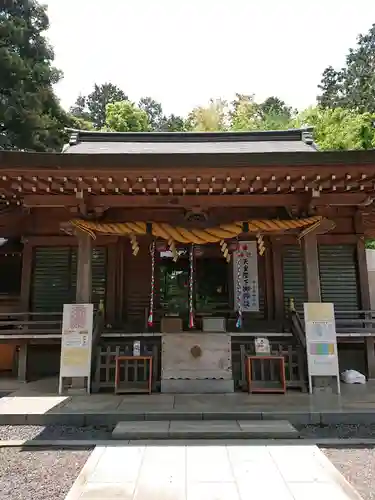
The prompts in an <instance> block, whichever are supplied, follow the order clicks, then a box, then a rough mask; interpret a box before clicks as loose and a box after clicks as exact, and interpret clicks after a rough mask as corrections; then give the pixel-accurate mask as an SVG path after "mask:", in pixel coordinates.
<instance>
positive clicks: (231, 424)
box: [169, 420, 242, 439]
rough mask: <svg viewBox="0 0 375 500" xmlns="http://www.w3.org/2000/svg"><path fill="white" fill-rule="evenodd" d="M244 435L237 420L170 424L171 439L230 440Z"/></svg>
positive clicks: (176, 422) (175, 422)
mask: <svg viewBox="0 0 375 500" xmlns="http://www.w3.org/2000/svg"><path fill="white" fill-rule="evenodd" d="M241 435H242V432H241V429H240V427H239V425H238V423H237V421H236V420H206V421H201V422H198V421H196V422H194V421H180V422H179V421H174V422H171V423H170V427H169V437H170V439H177V438H182V439H184V438H187V439H188V438H193V439H194V438H199V437H200V438H202V437H203V438H204V439H210V438H221V439H224V438H230V437H239V436H241Z"/></svg>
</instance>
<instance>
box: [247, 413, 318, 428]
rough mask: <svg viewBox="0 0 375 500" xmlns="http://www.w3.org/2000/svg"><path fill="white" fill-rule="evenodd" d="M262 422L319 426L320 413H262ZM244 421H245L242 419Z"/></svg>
mask: <svg viewBox="0 0 375 500" xmlns="http://www.w3.org/2000/svg"><path fill="white" fill-rule="evenodd" d="M262 419H263V420H287V421H288V422H290V423H292V424H294V425H309V424H312V425H318V424H320V419H321V414H320V412H311V411H285V412H284V411H276V412H275V411H263V412H262ZM243 420H246V419H243Z"/></svg>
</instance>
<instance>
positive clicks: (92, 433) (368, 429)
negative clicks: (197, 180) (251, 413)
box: [0, 424, 375, 440]
mask: <svg viewBox="0 0 375 500" xmlns="http://www.w3.org/2000/svg"><path fill="white" fill-rule="evenodd" d="M296 427H297V429H298V430H299V431H300V432H301V436H302V437H304V438H312V439H314V438H351V437H352V438H375V424H373V425H327V426H324V427H321V426H319V425H305V426H296ZM112 430H113V427H107V426H87V427H70V426H66V425H49V426H46V427H43V426H37V425H2V426H0V440H7V439H35V438H37V439H82V440H83V439H111V434H112Z"/></svg>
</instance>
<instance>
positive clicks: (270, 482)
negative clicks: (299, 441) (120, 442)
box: [66, 442, 361, 500]
mask: <svg viewBox="0 0 375 500" xmlns="http://www.w3.org/2000/svg"><path fill="white" fill-rule="evenodd" d="M254 498H255V499H258V498H259V499H272V498H277V500H316V499H322V500H326V499H329V500H360V499H361V497H360V496H359V495H358V494H357V493H356V492H355V490H354V489H353V488H352V487H351V486H350V485H349V484H348V483H347V482H346V481H345V479H344V478H343V477H342V476H341V475H340V473H339V472H338V471H337V470H336V469H335V467H334V466H333V465H332V464H331V462H330V461H329V460H328V459H327V458H326V457H325V456H324V455H323V453H322V452H321V451H320V450H319V449H318V448H317V447H315V446H298V447H294V446H266V445H264V446H252V445H249V444H248V443H246V442H244V443H243V444H242V445H238V443H236V444H233V445H231V444H230V442H228V444H226V445H225V446H223V445H218V444H210V443H207V442H206V443H200V444H198V445H191V444H180V445H179V444H177V445H176V444H175V442H169V443H165V445H164V446H162V445H160V444H157V443H153V442H147V443H146V444H145V445H139V443H131V444H130V445H128V446H110V447H97V448H96V449H95V450H94V451H93V453H92V455H91V456H90V458H89V460H88V461H87V463H86V465H85V466H84V468H83V469H82V471H81V474H80V475H79V477H78V478H77V481H76V482H75V484H74V485H73V487H72V489H71V490H70V492H69V493H68V495H67V496H66V500H77V499H80V500H94V499H101V500H114V499H122V500H253V499H254Z"/></svg>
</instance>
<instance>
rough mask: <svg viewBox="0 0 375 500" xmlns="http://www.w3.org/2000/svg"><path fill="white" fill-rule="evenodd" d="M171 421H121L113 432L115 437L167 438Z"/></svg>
mask: <svg viewBox="0 0 375 500" xmlns="http://www.w3.org/2000/svg"><path fill="white" fill-rule="evenodd" d="M169 424H170V422H169V421H163V422H160V421H148V422H146V421H142V422H129V421H127V422H119V423H118V424H117V425H116V427H115V428H114V430H113V432H112V438H113V439H146V438H154V439H165V438H168V431H169Z"/></svg>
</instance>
